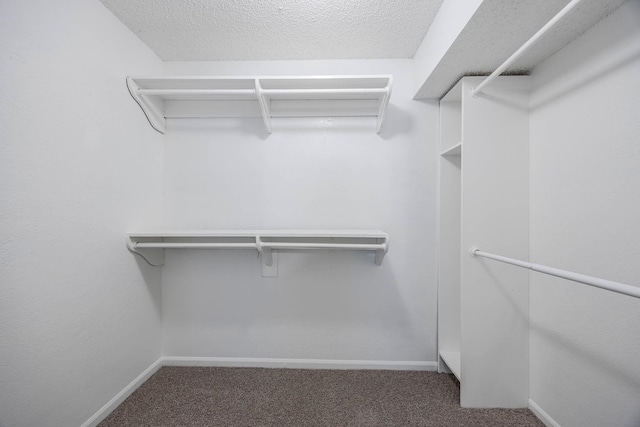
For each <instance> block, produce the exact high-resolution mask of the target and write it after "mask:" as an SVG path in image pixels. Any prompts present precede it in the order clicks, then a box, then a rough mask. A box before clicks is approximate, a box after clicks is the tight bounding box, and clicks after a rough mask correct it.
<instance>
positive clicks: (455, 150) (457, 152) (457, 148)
mask: <svg viewBox="0 0 640 427" xmlns="http://www.w3.org/2000/svg"><path fill="white" fill-rule="evenodd" d="M440 155H441V156H443V157H444V156H461V155H462V141H460V142H458V143H457V144H456V145H454V146H453V147H450V148H447V149H446V150H444V151H443V152H442V153H440Z"/></svg>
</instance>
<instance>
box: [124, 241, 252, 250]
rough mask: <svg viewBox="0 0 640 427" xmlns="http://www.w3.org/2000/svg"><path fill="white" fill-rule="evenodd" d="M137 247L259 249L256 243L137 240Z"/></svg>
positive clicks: (135, 245) (135, 246) (135, 244)
mask: <svg viewBox="0 0 640 427" xmlns="http://www.w3.org/2000/svg"><path fill="white" fill-rule="evenodd" d="M133 247H134V248H135V249H257V247H256V244H255V243H235V242H233V243H205V242H202V243H196V242H136V243H134V245H133Z"/></svg>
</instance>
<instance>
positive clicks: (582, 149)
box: [530, 0, 640, 427]
mask: <svg viewBox="0 0 640 427" xmlns="http://www.w3.org/2000/svg"><path fill="white" fill-rule="evenodd" d="M533 81H534V93H533V96H532V106H531V123H530V132H531V135H530V137H531V138H530V144H531V145H530V150H531V152H530V155H531V171H530V173H531V180H530V190H531V192H530V197H531V228H530V236H531V240H530V245H531V247H530V249H531V252H530V256H531V259H532V260H533V261H534V262H536V263H539V264H544V265H550V266H554V267H558V268H562V269H566V270H570V271H575V272H579V273H583V274H587V275H592V276H596V277H600V278H604V279H609V280H614V281H618V282H622V283H628V284H633V285H640V1H639V0H630V1H628V2H627V3H625V4H623V5H622V6H621V7H620V8H619V9H618V10H617V11H616V12H614V13H613V14H611V15H610V16H608V17H607V18H605V19H604V20H603V21H601V22H600V23H598V24H597V25H595V26H594V27H593V28H591V29H590V30H589V31H588V32H586V33H585V34H583V35H582V36H581V37H579V38H578V39H576V40H575V41H574V42H573V43H571V44H570V45H568V46H567V47H565V48H564V49H562V50H561V51H559V52H558V53H556V54H555V55H554V56H552V57H551V58H549V59H548V60H546V61H545V62H543V63H542V64H540V65H539V66H538V67H536V69H535V70H534V72H533ZM530 293H531V296H530V315H531V334H530V352H531V354H530V379H531V380H530V397H531V400H532V402H533V405H534V407H535V405H537V406H538V407H539V408H541V409H542V410H543V411H545V412H546V413H547V414H548V416H549V417H550V418H552V419H553V420H555V422H557V423H558V424H560V425H561V426H563V427H569V426H581V427H585V426H638V425H640V358H639V357H640V327H639V325H640V300H638V299H635V298H632V297H628V296H624V295H620V294H615V293H612V292H607V291H604V290H600V289H597V288H593V287H590V286H586V285H582V284H578V283H574V282H571V281H567V280H562V279H557V278H553V277H551V276H545V275H542V274H539V273H531V282H530Z"/></svg>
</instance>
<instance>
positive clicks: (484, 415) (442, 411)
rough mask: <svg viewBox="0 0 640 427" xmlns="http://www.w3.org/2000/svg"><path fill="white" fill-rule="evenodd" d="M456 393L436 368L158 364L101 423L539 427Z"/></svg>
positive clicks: (105, 426)
mask: <svg viewBox="0 0 640 427" xmlns="http://www.w3.org/2000/svg"><path fill="white" fill-rule="evenodd" d="M459 396H460V390H459V383H458V382H457V380H456V379H455V378H454V377H453V376H451V375H446V374H438V373H435V372H414V371H343V370H303V369H260V368H195V367H188V368H185V367H163V368H161V369H160V370H159V371H158V372H156V373H155V374H154V375H153V376H152V377H151V378H149V380H147V382H145V383H144V384H143V385H142V386H141V387H140V388H138V389H137V390H136V391H135V392H134V393H133V394H131V396H129V398H128V399H127V400H125V401H124V402H123V403H122V404H121V405H120V406H118V407H117V408H116V410H115V411H113V412H112V413H111V414H110V415H109V416H108V417H107V418H106V419H105V420H104V421H103V422H102V423H100V425H99V426H100V427H110V426H136V427H144V426H154V427H160V426H172V427H173V426H225V427H235V426H243V427H249V426H265V427H266V426H273V427H275V426H277V427H285V426H296V427H301V426H331V427H335V426H461V427H462V426H465V427H482V426H487V427H499V426H543V424H542V423H541V422H540V421H539V420H538V419H537V418H536V417H535V415H533V413H532V412H531V411H529V410H528V409H469V408H461V407H460V405H459Z"/></svg>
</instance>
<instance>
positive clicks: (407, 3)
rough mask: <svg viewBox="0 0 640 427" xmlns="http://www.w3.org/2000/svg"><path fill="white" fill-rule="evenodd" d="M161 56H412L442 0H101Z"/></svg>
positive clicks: (198, 58) (195, 58)
mask: <svg viewBox="0 0 640 427" xmlns="http://www.w3.org/2000/svg"><path fill="white" fill-rule="evenodd" d="M100 1H101V2H102V3H103V4H104V5H105V6H106V7H107V8H108V9H109V10H111V12H112V13H113V14H114V15H116V16H117V17H118V18H119V19H120V20H121V21H122V22H123V23H124V24H125V25H126V26H127V27H129V28H130V29H131V31H133V32H134V33H135V34H136V35H137V36H138V37H139V38H140V40H142V41H143V42H144V43H145V44H146V45H147V46H149V47H150V48H151V49H152V50H153V51H154V52H155V53H156V54H157V55H158V56H159V57H160V58H161V59H163V60H165V61H225V60H284V59H300V60H305V59H377V58H411V57H413V54H414V53H415V51H416V49H417V48H418V46H419V45H420V42H422V39H423V38H424V35H425V34H426V33H427V30H428V29H429V26H430V25H431V22H432V21H433V19H434V17H435V16H436V13H437V12H438V9H439V8H440V5H441V3H442V0H402V1H400V2H398V1H397V0H358V1H352V0H321V1H317V0H315V1H314V0H224V1H220V0H135V1H132V0H100Z"/></svg>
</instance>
